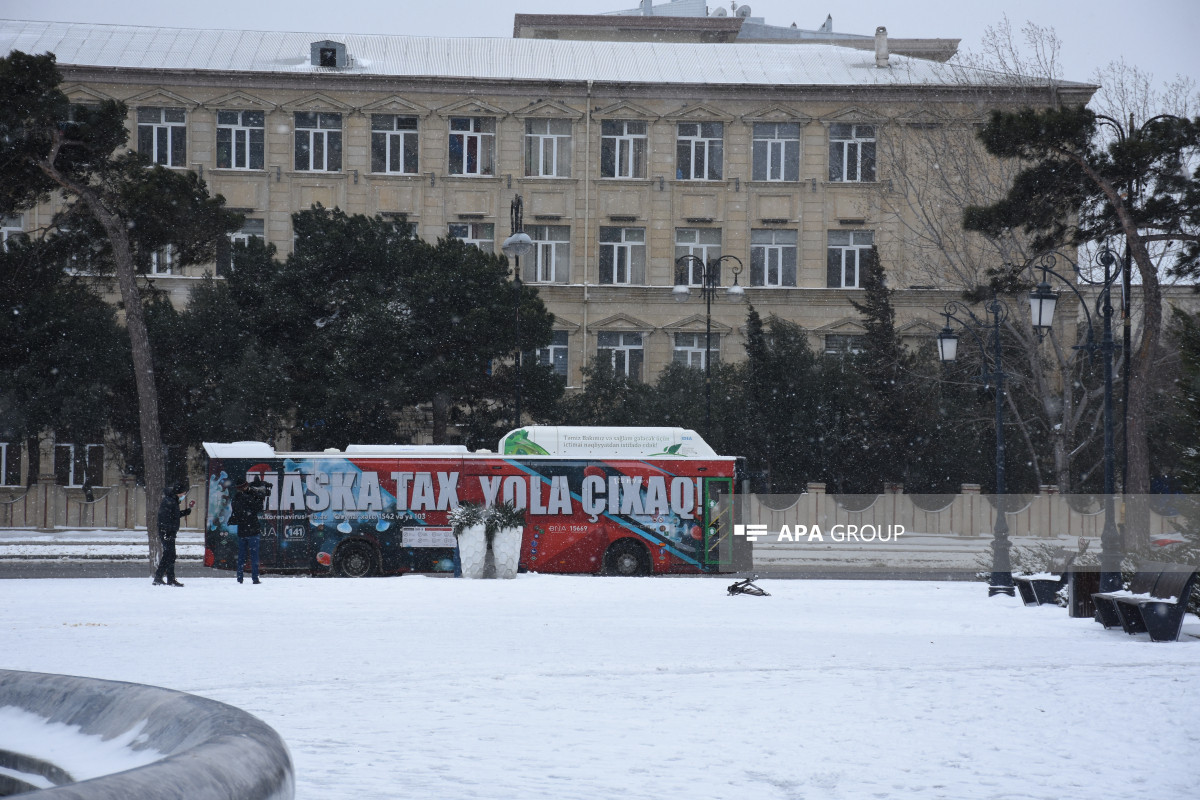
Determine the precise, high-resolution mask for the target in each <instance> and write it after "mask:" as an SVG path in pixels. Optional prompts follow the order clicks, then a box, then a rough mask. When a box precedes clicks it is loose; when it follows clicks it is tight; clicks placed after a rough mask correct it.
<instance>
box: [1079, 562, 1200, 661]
mask: <svg viewBox="0 0 1200 800" xmlns="http://www.w3.org/2000/svg"><path fill="white" fill-rule="evenodd" d="M1195 581H1196V568H1195V567H1191V566H1186V565H1183V564H1162V563H1157V562H1148V563H1145V564H1142V565H1141V566H1139V567H1138V571H1137V572H1135V573H1134V575H1133V578H1132V580H1130V582H1129V589H1128V590H1126V591H1119V592H1097V593H1096V594H1093V595H1092V599H1093V600H1094V601H1095V603H1096V615H1097V619H1099V621H1100V623H1101V624H1102V625H1104V627H1105V628H1115V627H1117V626H1118V625H1119V626H1121V628H1122V629H1123V630H1124V631H1125V632H1126V633H1128V634H1135V633H1148V634H1150V640H1151V641H1154V642H1174V641H1177V640H1178V639H1179V632H1180V629H1181V628H1182V627H1183V617H1184V615H1185V614H1187V605H1188V598H1189V597H1190V596H1191V593H1192V586H1193V584H1194V583H1195Z"/></svg>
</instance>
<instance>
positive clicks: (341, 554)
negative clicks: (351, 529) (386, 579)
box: [333, 542, 377, 578]
mask: <svg viewBox="0 0 1200 800" xmlns="http://www.w3.org/2000/svg"><path fill="white" fill-rule="evenodd" d="M376 563H377V562H376V558H375V549H374V548H373V547H371V545H369V544H367V543H366V542H347V543H346V544H344V545H342V546H341V547H339V548H338V549H337V553H336V554H335V555H334V560H333V565H334V568H335V569H336V570H337V574H338V575H341V576H342V577H343V578H369V577H371V576H372V575H374V574H375V565H376Z"/></svg>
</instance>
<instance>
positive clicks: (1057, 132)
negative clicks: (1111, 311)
mask: <svg viewBox="0 0 1200 800" xmlns="http://www.w3.org/2000/svg"><path fill="white" fill-rule="evenodd" d="M1104 123H1108V124H1111V125H1113V126H1115V127H1117V128H1118V129H1120V130H1121V135H1120V136H1119V137H1118V138H1117V139H1114V140H1109V141H1106V140H1105V139H1104V138H1103V130H1102V125H1103V124H1104ZM979 136H980V139H981V140H982V142H983V144H984V146H985V147H986V148H987V150H988V152H989V153H991V154H992V155H995V156H999V157H1000V158H1005V159H1017V160H1020V161H1021V162H1025V163H1027V164H1028V166H1027V167H1026V168H1025V169H1023V170H1022V171H1021V172H1020V173H1018V174H1017V176H1016V177H1015V179H1014V181H1013V184H1012V186H1011V188H1010V189H1009V191H1008V194H1007V196H1006V197H1005V198H1004V199H1002V200H1000V201H999V202H996V203H993V204H991V205H988V206H973V207H968V208H967V209H966V210H965V212H964V217H963V219H964V225H965V227H966V228H967V229H968V230H975V231H980V232H982V233H984V234H986V235H988V236H1002V235H1004V233H1005V231H1008V230H1011V229H1018V228H1020V229H1023V230H1025V231H1026V232H1029V233H1031V234H1034V235H1035V236H1034V245H1035V247H1036V248H1037V249H1038V250H1050V249H1052V248H1055V247H1058V246H1060V245H1082V244H1085V243H1089V242H1098V241H1103V240H1104V239H1106V238H1107V237H1110V236H1121V237H1123V238H1124V240H1125V246H1126V249H1127V251H1128V255H1129V258H1130V260H1131V261H1132V264H1133V265H1134V267H1135V268H1136V269H1137V270H1138V274H1139V276H1140V278H1141V286H1142V301H1143V302H1142V309H1143V319H1142V330H1141V340H1140V342H1139V343H1138V344H1137V346H1136V347H1135V349H1134V352H1133V353H1130V354H1129V355H1128V357H1129V363H1128V370H1129V405H1128V408H1127V413H1126V421H1127V425H1128V428H1127V431H1126V436H1127V439H1128V442H1129V452H1128V463H1129V467H1128V481H1127V483H1128V485H1127V486H1126V487H1125V488H1126V491H1128V492H1132V493H1137V494H1144V493H1146V492H1148V491H1149V490H1150V457H1149V442H1148V438H1147V428H1146V425H1147V420H1148V412H1149V411H1150V404H1151V398H1152V392H1151V385H1152V378H1153V375H1152V371H1153V369H1154V367H1155V364H1156V362H1157V358H1158V349H1159V339H1160V335H1161V329H1162V297H1161V290H1160V284H1159V274H1158V263H1157V259H1156V258H1155V254H1154V252H1153V248H1154V246H1155V243H1162V242H1169V243H1175V244H1178V245H1181V246H1180V247H1179V248H1178V251H1177V252H1178V257H1177V259H1176V262H1175V270H1176V271H1177V272H1178V273H1180V274H1194V273H1195V272H1196V271H1197V270H1198V269H1200V174H1197V173H1196V172H1191V171H1189V170H1188V169H1187V165H1188V164H1189V163H1192V160H1193V159H1194V158H1195V157H1196V156H1197V155H1200V120H1195V121H1192V120H1187V119H1180V118H1176V117H1155V118H1153V119H1151V120H1150V121H1148V122H1146V123H1145V124H1144V125H1143V126H1142V127H1141V128H1137V129H1132V128H1131V129H1125V126H1124V122H1123V121H1117V120H1109V119H1101V118H1098V117H1097V115H1096V114H1095V113H1094V112H1093V111H1091V110H1089V109H1087V108H1058V109H1045V110H1041V111H1038V110H1034V109H1023V110H1019V111H1013V112H1008V111H994V112H992V115H991V118H990V120H989V122H988V124H987V125H986V126H985V127H984V128H983V129H982V130H981V131H980V133H979Z"/></svg>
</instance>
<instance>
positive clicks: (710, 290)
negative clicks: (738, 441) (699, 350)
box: [671, 253, 746, 437]
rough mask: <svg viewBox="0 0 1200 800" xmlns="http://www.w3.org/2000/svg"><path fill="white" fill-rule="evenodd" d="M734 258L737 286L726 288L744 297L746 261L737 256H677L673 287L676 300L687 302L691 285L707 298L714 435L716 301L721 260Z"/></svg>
mask: <svg viewBox="0 0 1200 800" xmlns="http://www.w3.org/2000/svg"><path fill="white" fill-rule="evenodd" d="M722 261H732V262H733V266H731V267H730V270H729V271H730V272H732V273H733V285H732V286H730V287H729V289H728V290H726V294H727V295H728V297H730V298H731V299H734V300H741V299H742V298H743V297H744V296H745V294H746V290H745V289H743V288H742V287H741V286H739V285H738V276H739V275H741V274H742V269H743V265H742V260H741V259H740V258H738V257H737V256H732V255H724V256H718V257H717V258H710V259H709V260H707V261H705V260H704V259H703V258H700V257H699V256H695V255H692V254H691V253H687V254H684V255H682V256H680V257H679V258H677V259H675V288H674V289H672V290H671V293H672V295H673V296H674V297H675V300H676V301H677V302H680V303H684V302H687V300H688V298H689V297H691V293H692V292H691V287H692V286H698V287H699V288H700V295H701V296H702V297H703V298H704V435H705V436H706V437H707V436H710V435H711V434H712V301H713V298H714V297H715V296H716V295H717V293H718V292H719V291H720V288H721V262H722Z"/></svg>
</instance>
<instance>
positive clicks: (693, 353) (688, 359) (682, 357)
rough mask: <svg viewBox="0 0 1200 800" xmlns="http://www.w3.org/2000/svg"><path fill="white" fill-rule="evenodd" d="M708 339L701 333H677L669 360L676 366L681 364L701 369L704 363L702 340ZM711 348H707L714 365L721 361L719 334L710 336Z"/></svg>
mask: <svg viewBox="0 0 1200 800" xmlns="http://www.w3.org/2000/svg"><path fill="white" fill-rule="evenodd" d="M706 338H709V336H708V335H706V334H703V333H677V334H675V350H674V352H673V353H672V354H671V360H672V361H673V362H675V363H676V364H683V365H684V366H685V367H699V368H700V369H703V368H704V366H705V362H704V350H705V348H704V340H705V339H706ZM710 343H711V347H709V348H708V352H709V354H710V355H711V356H712V363H714V364H716V363H717V362H718V361H720V360H721V334H719V333H714V334H711V341H710Z"/></svg>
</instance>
